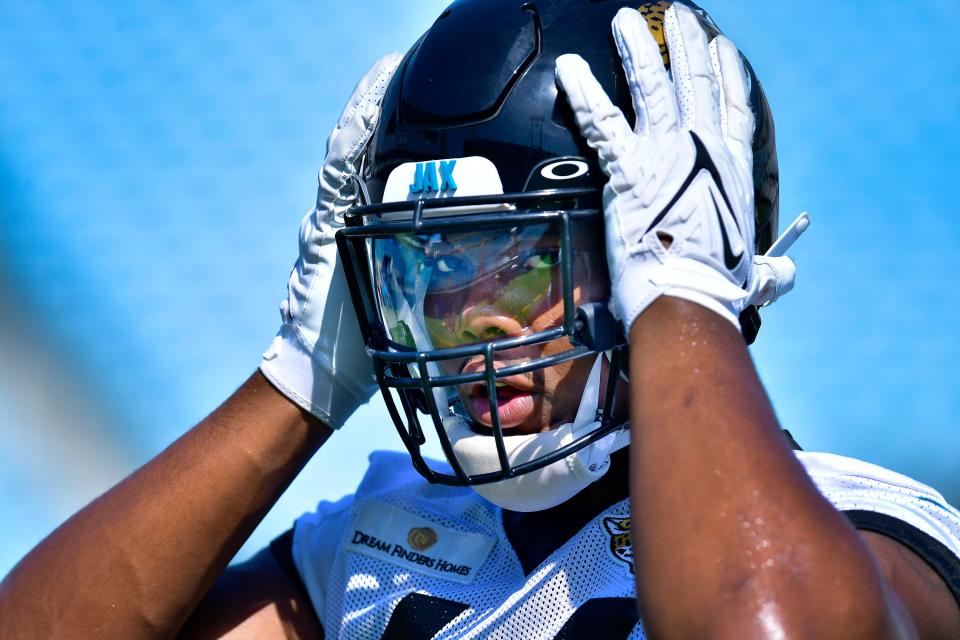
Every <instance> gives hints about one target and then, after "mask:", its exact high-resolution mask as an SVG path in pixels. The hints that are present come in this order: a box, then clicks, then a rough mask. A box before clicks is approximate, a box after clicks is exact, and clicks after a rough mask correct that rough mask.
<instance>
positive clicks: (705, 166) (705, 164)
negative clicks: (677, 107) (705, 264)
mask: <svg viewBox="0 0 960 640" xmlns="http://www.w3.org/2000/svg"><path fill="white" fill-rule="evenodd" d="M690 137H691V138H693V146H694V148H695V149H696V152H697V155H696V157H695V158H694V160H693V168H692V169H690V174H689V175H688V176H687V179H686V180H684V181H683V185H682V186H681V187H680V189H678V190H677V192H676V193H675V194H674V195H673V198H671V199H670V202H669V203H667V206H665V207H664V208H663V211H661V212H660V213H659V214H657V217H656V218H654V219H653V222H651V223H650V226H649V227H647V230H646V231H645V232H644V233H643V235H647V234H648V233H649V232H650V231H651V230H652V229H653V228H654V227H656V226H657V225H658V224H660V221H662V220H663V218H664V217H665V216H666V215H667V214H668V213H669V212H670V210H671V209H672V208H673V207H675V206H676V204H677V202H678V201H679V200H680V198H681V197H682V196H683V194H685V193H686V192H687V189H689V188H690V185H691V184H693V181H694V179H695V178H696V177H697V176H698V175H699V174H700V172H701V171H704V170H706V171H707V173H709V174H710V177H712V178H713V183H714V184H715V185H716V187H717V190H718V191H719V192H720V197H721V198H723V203H724V204H725V205H726V206H727V211H729V212H730V213H731V217H732V218H733V224H735V225H736V226H737V231H739V232H740V233H741V234H742V233H743V230H742V229H740V223H739V222H738V221H737V217H736V216H735V215H732V214H733V206H732V205H731V204H730V198H728V197H727V190H726V189H725V188H724V186H723V180H722V179H721V178H720V171H719V170H718V169H717V165H716V164H714V162H713V158H711V157H710V152H709V151H707V147H706V146H705V145H704V144H703V141H702V140H701V139H700V136H698V135H697V134H696V133H694V132H693V131H691V132H690ZM710 199H711V200H713V208H714V211H715V212H716V214H717V222H718V223H719V224H720V236H721V238H722V239H723V262H724V264H725V265H726V267H727V269H730V270H731V271H733V270H734V269H736V268H737V266H738V265H739V264H740V261H741V260H743V251H741V252H740V254H739V255H737V254H735V253H733V247H731V246H730V238H729V237H728V236H727V227H726V224H725V223H724V221H723V214H722V213H721V212H720V207H719V206H718V205H717V200H716V198H714V197H713V192H712V191H711V192H710Z"/></svg>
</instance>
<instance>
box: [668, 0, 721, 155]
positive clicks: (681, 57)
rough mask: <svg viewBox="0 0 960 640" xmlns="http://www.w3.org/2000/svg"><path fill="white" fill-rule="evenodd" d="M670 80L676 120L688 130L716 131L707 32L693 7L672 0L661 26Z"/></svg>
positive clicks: (715, 87)
mask: <svg viewBox="0 0 960 640" xmlns="http://www.w3.org/2000/svg"><path fill="white" fill-rule="evenodd" d="M664 26H665V27H666V32H667V46H668V47H669V49H670V64H671V66H672V69H673V82H674V85H675V86H676V90H677V103H678V104H679V106H680V122H681V124H682V125H683V126H684V127H685V128H688V129H696V130H699V131H709V132H711V133H714V134H716V135H717V136H718V137H719V136H720V135H721V132H720V108H719V98H720V96H719V94H720V90H719V86H718V84H717V78H716V76H714V74H713V65H712V64H711V62H710V52H709V51H708V46H707V34H706V33H705V32H704V30H703V27H701V26H700V21H699V20H698V19H697V16H696V14H694V12H693V9H691V8H690V7H688V6H686V5H684V4H681V3H679V2H674V3H673V4H672V5H670V8H669V9H667V12H666V16H665V25H664Z"/></svg>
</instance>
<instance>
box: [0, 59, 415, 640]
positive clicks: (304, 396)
mask: <svg viewBox="0 0 960 640" xmlns="http://www.w3.org/2000/svg"><path fill="white" fill-rule="evenodd" d="M398 63H399V56H397V55H395V54H394V55H391V56H387V57H385V58H383V59H381V60H380V61H378V62H377V63H376V64H375V65H374V67H373V68H372V69H371V70H370V72H369V73H368V74H367V75H366V76H365V77H364V78H363V79H362V80H361V81H360V83H359V85H358V86H357V89H356V90H355V91H354V93H353V95H352V96H351V98H350V100H349V102H348V104H347V108H346V109H345V110H344V112H343V115H342V116H341V118H340V120H339V122H338V123H337V127H336V128H335V130H334V132H333V134H332V135H331V136H330V139H329V141H328V143H327V156H326V159H325V161H324V165H323V169H322V171H321V173H320V189H319V192H318V196H317V204H316V207H314V209H313V210H312V211H310V212H309V213H308V214H307V216H306V217H305V218H304V220H303V224H302V225H301V229H300V258H299V260H298V261H297V263H296V266H295V267H294V270H293V273H292V274H291V276H290V281H289V285H288V296H287V298H286V299H285V300H284V301H283V304H282V305H281V315H282V318H283V326H282V329H281V331H280V333H279V335H278V336H277V338H276V339H275V340H274V342H273V343H272V345H271V347H270V348H269V349H268V350H267V352H266V353H265V354H264V357H263V361H262V362H261V365H260V371H258V372H256V373H255V374H254V375H253V376H251V377H250V379H249V380H247V382H246V383H244V385H243V386H242V387H241V388H240V389H239V390H238V391H237V392H236V393H234V394H233V395H232V396H231V397H230V398H229V399H228V400H227V401H226V402H224V403H223V405H221V406H220V408H218V409H217V410H216V411H215V412H214V413H213V414H211V415H210V416H209V417H208V418H206V419H205V420H204V421H203V422H201V423H200V424H199V425H197V426H196V427H195V428H194V429H192V430H191V431H190V432H188V433H187V434H186V435H184V436H183V437H181V438H180V439H179V440H177V441H176V442H175V443H174V444H173V445H171V446H170V447H169V448H168V449H167V450H166V451H164V452H163V453H161V454H160V455H159V456H157V457H156V458H155V459H153V460H152V461H150V462H149V463H147V464H146V465H145V466H144V467H142V468H141V469H140V470H138V471H136V472H135V473H134V474H132V475H131V476H130V477H128V478H127V479H125V480H124V481H122V482H121V483H120V484H118V485H117V486H116V487H114V488H113V489H111V490H110V491H108V492H107V493H106V494H104V495H103V496H101V497H100V498H98V499H97V500H95V501H93V502H92V503H91V504H90V505H88V506H87V507H85V508H84V509H82V510H81V511H80V512H79V513H77V514H76V515H75V516H73V517H72V518H70V519H69V520H68V521H67V522H66V523H64V524H63V525H62V526H61V527H60V528H58V529H57V530H56V531H55V532H54V533H52V534H51V535H50V536H49V537H48V538H47V539H45V540H44V541H43V542H41V543H40V544H39V545H38V546H37V547H36V548H35V549H34V550H33V551H31V552H30V553H29V554H28V555H27V556H26V557H25V558H24V559H23V560H22V561H21V562H20V563H19V564H18V565H17V566H16V567H15V568H14V569H13V571H12V572H11V573H10V574H9V575H8V576H7V577H6V578H5V579H4V580H3V582H2V583H0V636H2V637H3V638H54V637H56V638H60V637H63V638H83V637H91V636H101V637H116V638H147V637H157V638H164V637H170V636H171V635H173V634H175V633H176V632H177V630H178V629H180V627H181V626H182V625H183V624H184V621H185V620H186V619H187V617H188V616H189V615H190V613H191V611H192V610H193V609H194V607H196V606H197V603H198V602H200V600H201V598H202V597H203V596H204V593H205V592H206V591H207V590H208V589H209V588H210V587H211V585H212V584H213V583H214V581H215V580H216V578H217V576H218V575H219V574H220V573H221V572H222V571H223V569H224V567H225V566H226V565H227V562H228V561H229V560H230V558H231V557H233V555H234V554H235V553H236V551H237V550H238V549H239V548H240V546H241V545H242V544H243V542H244V540H246V538H247V537H248V536H249V535H250V533H251V532H252V531H253V529H254V528H255V527H256V525H257V524H258V523H259V522H260V520H261V519H262V518H263V516H264V515H265V514H266V512H267V511H268V510H269V508H270V507H271V506H272V505H273V504H274V502H275V501H276V500H277V498H278V497H279V496H280V494H281V493H282V492H283V490H284V489H285V488H286V487H287V486H288V485H289V484H290V482H291V481H292V480H293V478H294V477H295V476H296V474H297V473H298V472H299V471H300V470H301V469H302V468H303V465H304V464H306V462H307V460H309V459H310V457H311V456H312V455H313V453H314V452H316V450H317V449H318V448H319V447H320V445H321V444H322V443H323V442H324V441H325V440H326V439H327V437H329V435H330V433H331V432H332V429H337V428H339V427H340V426H342V425H343V423H344V422H345V421H346V420H347V418H348V417H349V416H350V415H351V414H352V413H353V411H354V410H355V409H356V408H357V407H358V406H359V405H361V404H363V403H364V402H366V401H367V400H368V399H369V398H370V396H371V395H372V393H373V392H374V389H375V383H374V382H373V380H372V370H371V364H370V360H369V358H367V356H366V354H365V350H364V346H363V341H362V339H361V336H360V331H359V326H358V323H357V321H356V314H355V313H354V310H353V305H352V303H351V302H350V297H349V294H348V288H347V283H346V281H345V278H344V275H343V270H342V268H341V267H340V264H339V261H338V258H337V250H336V244H335V241H334V236H335V233H336V231H337V229H338V228H339V227H340V226H342V224H343V223H342V215H341V214H342V213H343V211H344V210H345V209H346V208H348V207H350V206H352V205H353V204H354V203H355V201H356V199H357V193H356V186H355V182H354V180H353V178H354V177H355V174H356V171H357V167H359V166H360V164H361V162H360V158H361V156H362V154H363V153H364V152H365V149H366V145H367V142H368V141H369V139H370V136H371V135H372V133H373V131H374V129H375V127H376V123H377V120H378V118H379V104H380V100H381V98H382V96H383V93H384V91H385V89H386V85H387V83H388V82H389V80H390V77H391V76H392V74H393V73H394V71H395V70H396V67H397V65H398ZM256 567H259V568H260V570H267V569H270V566H269V565H268V564H264V563H260V564H259V565H256ZM256 567H255V568H256ZM251 571H252V570H251ZM254 573H255V571H254ZM242 575H244V571H243V570H238V571H237V572H231V574H230V576H228V579H227V583H226V584H230V583H235V582H236V579H237V577H238V576H242ZM246 575H252V574H251V573H250V572H249V571H247V572H246ZM266 575H267V576H268V577H269V575H271V574H270V573H267V574H266ZM272 584H274V585H282V582H277V581H273V582H272ZM217 594H227V595H226V596H224V597H225V598H226V600H229V599H230V598H231V597H234V596H239V594H240V591H239V590H237V589H226V590H220V591H218V592H217ZM265 595H266V596H267V597H271V596H269V594H265ZM218 597H219V596H218ZM224 597H221V598H220V600H219V602H220V606H221V609H223V610H225V609H224V607H226V608H229V603H227V602H226V600H224ZM275 597H277V598H281V599H282V598H283V597H284V596H283V593H282V591H281V592H278V594H276V596H275ZM210 602H211V604H210V606H209V607H206V608H205V610H206V611H207V612H208V613H212V612H214V611H215V610H216V609H217V607H216V606H215V605H214V604H213V601H210ZM241 604H242V603H241ZM251 613H252V614H257V611H251ZM269 615H270V612H269V611H268V612H266V613H260V614H258V615H256V616H255V617H257V621H258V622H263V621H264V620H266V619H267V618H269ZM234 621H237V620H236V619H234ZM274 622H277V621H276V620H274ZM252 623H253V621H252V620H251V624H252Z"/></svg>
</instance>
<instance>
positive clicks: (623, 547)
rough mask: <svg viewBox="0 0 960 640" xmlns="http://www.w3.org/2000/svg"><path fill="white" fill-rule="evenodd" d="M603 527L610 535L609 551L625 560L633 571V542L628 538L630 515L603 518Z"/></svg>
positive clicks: (615, 556)
mask: <svg viewBox="0 0 960 640" xmlns="http://www.w3.org/2000/svg"><path fill="white" fill-rule="evenodd" d="M603 527H604V528H605V529H606V530H607V533H608V534H609V535H610V553H611V554H613V557H614V558H616V559H617V560H619V561H621V562H625V563H626V564H627V566H628V567H630V573H633V542H632V541H631V540H630V516H611V517H609V518H604V519H603Z"/></svg>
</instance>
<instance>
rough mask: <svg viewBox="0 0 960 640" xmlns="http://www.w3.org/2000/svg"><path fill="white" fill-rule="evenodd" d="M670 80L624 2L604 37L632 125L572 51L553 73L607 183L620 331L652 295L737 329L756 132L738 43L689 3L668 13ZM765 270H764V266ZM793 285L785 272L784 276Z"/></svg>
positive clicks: (744, 297)
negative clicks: (682, 301) (684, 302)
mask: <svg viewBox="0 0 960 640" xmlns="http://www.w3.org/2000/svg"><path fill="white" fill-rule="evenodd" d="M664 26H665V31H666V36H667V44H668V46H669V48H670V60H671V64H672V72H673V81H672V82H671V80H670V77H669V76H668V74H667V71H666V69H665V68H664V64H663V59H662V57H661V54H660V48H659V46H658V45H657V43H656V41H655V40H654V39H653V36H652V35H651V34H650V31H649V28H648V27H647V23H646V22H645V20H644V19H643V17H642V16H641V15H640V13H639V12H638V11H636V10H634V9H621V10H620V11H619V12H618V13H617V16H616V18H614V21H613V35H614V39H615V41H616V44H617V48H618V50H619V52H620V56H621V58H622V60H623V67H624V70H625V71H626V77H627V83H628V85H629V88H630V93H631V95H632V98H633V106H634V110H635V111H636V115H637V122H636V126H635V127H634V128H633V129H631V128H630V126H629V124H628V123H627V119H626V118H625V117H624V115H623V113H622V112H621V111H620V110H619V109H617V107H616V106H614V105H613V103H612V102H611V101H610V98H609V97H608V96H607V95H606V93H604V91H603V89H602V88H601V86H600V84H599V83H598V82H597V80H596V78H594V76H593V74H592V73H591V72H590V68H589V66H588V65H587V63H586V61H584V60H583V59H582V58H581V57H580V56H577V55H564V56H560V57H559V58H558V59H557V62H556V73H557V80H558V82H559V85H560V87H561V88H562V89H563V90H564V91H565V92H566V95H567V99H568V101H569V103H570V105H571V107H572V108H573V112H574V114H575V116H576V120H577V124H578V125H579V127H580V130H581V132H582V133H583V135H584V137H585V138H586V140H587V142H588V144H589V145H590V146H591V147H592V148H594V149H596V150H597V153H598V155H599V158H600V164H601V168H602V169H603V171H604V173H606V174H607V175H608V176H609V177H610V180H609V181H608V183H607V185H606V187H605V189H604V210H605V221H606V224H605V226H606V241H607V261H608V264H609V268H610V279H611V285H612V300H611V307H612V310H613V312H614V314H615V315H616V316H617V317H618V318H619V319H620V320H621V321H622V322H623V324H624V327H625V328H626V329H627V332H628V334H629V330H630V327H631V326H632V324H633V321H634V320H635V319H636V317H637V316H638V315H639V314H640V313H642V312H643V310H644V309H646V308H647V307H648V306H649V305H650V304H651V303H652V302H653V301H654V300H656V299H657V298H658V297H659V296H661V295H670V296H676V297H681V298H686V299H688V300H692V301H694V302H697V303H699V304H701V305H703V306H706V307H708V308H710V309H713V310H714V311H716V312H717V313H720V314H721V315H722V316H724V317H725V318H727V319H728V320H729V321H730V322H732V323H733V324H734V326H736V327H738V329H739V322H738V316H739V313H740V311H741V310H743V309H744V308H745V307H746V305H747V304H748V303H756V302H754V300H760V299H761V297H765V296H760V291H751V288H752V287H751V278H752V277H753V276H752V273H753V265H754V233H755V231H754V202H753V197H754V196H753V150H752V140H753V128H754V117H753V112H752V111H751V110H750V106H749V102H748V99H749V89H748V80H747V75H746V72H745V71H744V68H743V65H742V63H741V61H740V55H739V53H738V52H737V48H736V46H735V45H734V44H733V43H732V42H731V41H730V40H729V39H727V38H725V37H723V36H717V37H716V38H715V39H714V40H713V41H712V42H711V43H709V44H708V43H707V36H706V34H705V33H704V31H703V29H702V28H701V26H700V23H699V22H698V20H697V17H696V15H695V14H694V13H693V11H692V10H691V9H689V8H688V7H686V6H685V5H683V4H680V3H674V4H672V5H671V6H670V8H669V9H668V10H667V12H666V19H665V25H664ZM765 273H769V270H767V271H765ZM790 280H791V283H792V276H791V278H790Z"/></svg>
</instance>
